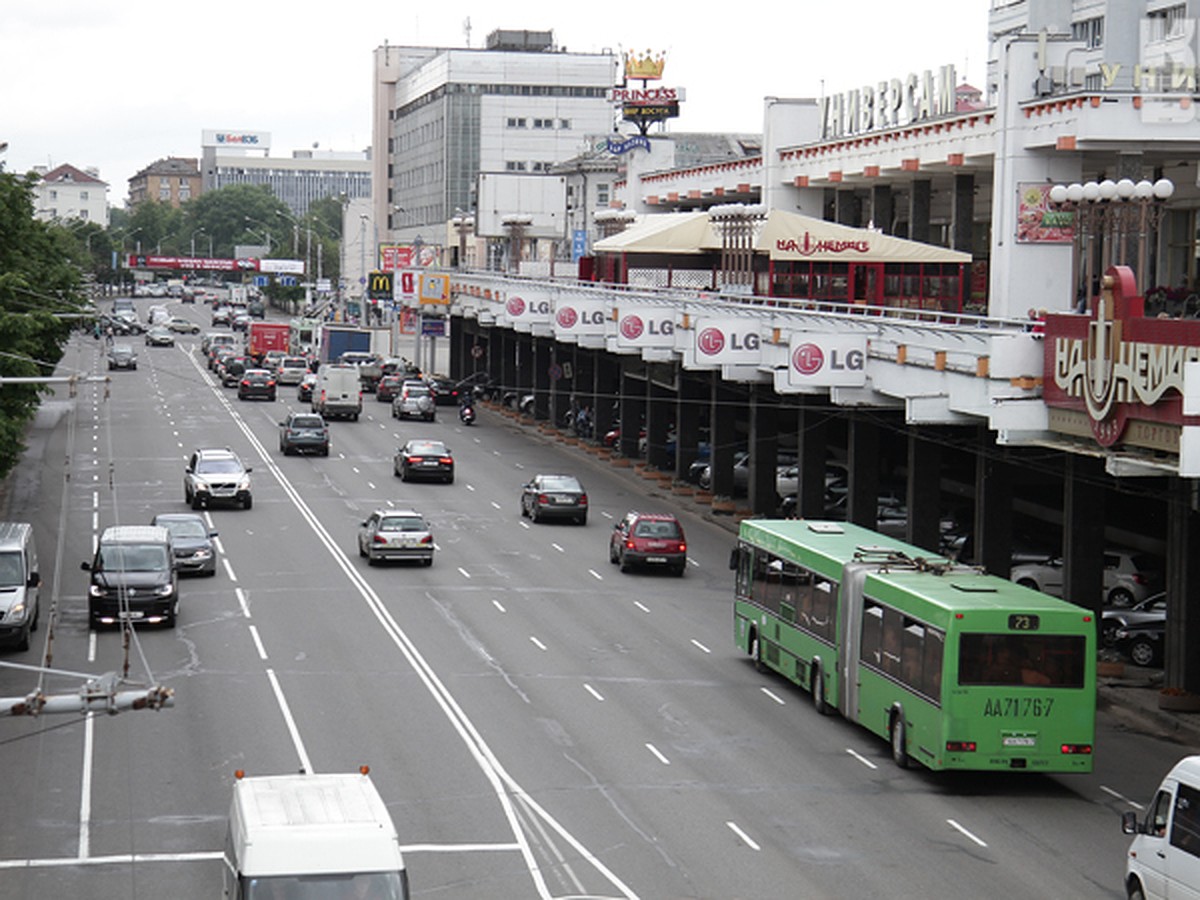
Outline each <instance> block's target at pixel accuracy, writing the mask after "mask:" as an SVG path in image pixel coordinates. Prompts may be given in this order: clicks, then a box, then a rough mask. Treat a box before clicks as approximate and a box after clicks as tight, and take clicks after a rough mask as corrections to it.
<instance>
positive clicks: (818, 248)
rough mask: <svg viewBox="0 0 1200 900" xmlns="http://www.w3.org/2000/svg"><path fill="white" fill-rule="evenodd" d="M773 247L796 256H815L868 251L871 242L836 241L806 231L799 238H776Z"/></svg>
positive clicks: (869, 250)
mask: <svg viewBox="0 0 1200 900" xmlns="http://www.w3.org/2000/svg"><path fill="white" fill-rule="evenodd" d="M775 249H776V250H778V251H779V252H780V253H795V254H796V255H797V256H815V255H817V254H818V253H837V254H840V253H845V254H847V255H853V254H855V253H870V252H871V242H870V241H868V240H862V241H838V240H828V239H820V238H814V237H813V236H812V234H810V233H809V232H807V231H806V232H804V236H803V237H802V238H801V239H800V240H796V239H794V238H780V239H778V240H776V241H775Z"/></svg>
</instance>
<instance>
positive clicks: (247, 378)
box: [238, 369, 275, 401]
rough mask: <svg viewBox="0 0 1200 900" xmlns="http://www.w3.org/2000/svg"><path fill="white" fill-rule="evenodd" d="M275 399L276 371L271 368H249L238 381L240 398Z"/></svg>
mask: <svg viewBox="0 0 1200 900" xmlns="http://www.w3.org/2000/svg"><path fill="white" fill-rule="evenodd" d="M256 398H260V399H263V400H271V401H273V400H274V399H275V373H274V372H272V371H270V370H269V369H247V370H246V371H245V372H243V373H242V378H241V380H240V381H239V382H238V399H239V400H253V399H256Z"/></svg>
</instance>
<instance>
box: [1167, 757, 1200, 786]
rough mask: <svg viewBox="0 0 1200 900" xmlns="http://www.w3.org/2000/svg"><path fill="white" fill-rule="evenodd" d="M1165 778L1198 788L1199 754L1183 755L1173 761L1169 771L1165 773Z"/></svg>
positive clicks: (1199, 774)
mask: <svg viewBox="0 0 1200 900" xmlns="http://www.w3.org/2000/svg"><path fill="white" fill-rule="evenodd" d="M1167 778H1168V779H1172V778H1173V779H1174V780H1176V781H1182V782H1183V783H1184V784H1189V785H1191V786H1192V787H1194V788H1200V756H1185V757H1184V758H1183V759H1181V760H1180V761H1179V762H1177V763H1175V765H1174V767H1173V768H1172V769H1171V771H1170V772H1168V773H1167Z"/></svg>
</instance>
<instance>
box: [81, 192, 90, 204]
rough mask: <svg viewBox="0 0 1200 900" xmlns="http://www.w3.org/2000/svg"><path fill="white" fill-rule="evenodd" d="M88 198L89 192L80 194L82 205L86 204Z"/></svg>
mask: <svg viewBox="0 0 1200 900" xmlns="http://www.w3.org/2000/svg"><path fill="white" fill-rule="evenodd" d="M87 198H88V192H87V191H80V192H79V202H80V203H82V202H84V201H85V200H87Z"/></svg>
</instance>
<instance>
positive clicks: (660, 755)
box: [646, 744, 671, 766]
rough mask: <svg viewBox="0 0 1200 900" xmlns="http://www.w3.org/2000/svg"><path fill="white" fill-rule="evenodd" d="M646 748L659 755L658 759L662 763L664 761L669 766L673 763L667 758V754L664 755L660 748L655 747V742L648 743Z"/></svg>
mask: <svg viewBox="0 0 1200 900" xmlns="http://www.w3.org/2000/svg"><path fill="white" fill-rule="evenodd" d="M646 749H647V750H649V751H650V752H651V753H653V754H654V755H655V756H657V757H658V761H659V762H660V763H662V764H663V765H664V766H669V765H670V764H671V761H670V760H669V759H667V758H666V757H665V756H663V755H662V754H661V753H660V752H659V750H658V748H657V747H655V746H654V745H653V744H647V745H646Z"/></svg>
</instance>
